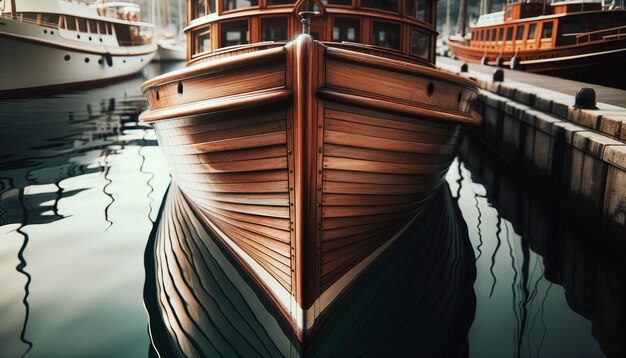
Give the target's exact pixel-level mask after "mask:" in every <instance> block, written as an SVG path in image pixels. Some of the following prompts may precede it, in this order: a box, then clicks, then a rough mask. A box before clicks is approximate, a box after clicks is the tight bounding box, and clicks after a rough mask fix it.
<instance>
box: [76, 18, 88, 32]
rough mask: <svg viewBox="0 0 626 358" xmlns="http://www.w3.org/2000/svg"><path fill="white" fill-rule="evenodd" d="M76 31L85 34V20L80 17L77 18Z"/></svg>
mask: <svg viewBox="0 0 626 358" xmlns="http://www.w3.org/2000/svg"><path fill="white" fill-rule="evenodd" d="M78 31H80V32H87V20H85V19H83V18H81V17H79V18H78Z"/></svg>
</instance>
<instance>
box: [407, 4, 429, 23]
mask: <svg viewBox="0 0 626 358" xmlns="http://www.w3.org/2000/svg"><path fill="white" fill-rule="evenodd" d="M405 7H406V14H407V15H408V16H411V17H414V18H416V19H419V20H422V21H427V22H430V2H429V1H426V0H406V3H405Z"/></svg>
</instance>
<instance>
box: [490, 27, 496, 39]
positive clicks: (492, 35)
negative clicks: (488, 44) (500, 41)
mask: <svg viewBox="0 0 626 358" xmlns="http://www.w3.org/2000/svg"><path fill="white" fill-rule="evenodd" d="M495 40H496V29H491V41H495Z"/></svg>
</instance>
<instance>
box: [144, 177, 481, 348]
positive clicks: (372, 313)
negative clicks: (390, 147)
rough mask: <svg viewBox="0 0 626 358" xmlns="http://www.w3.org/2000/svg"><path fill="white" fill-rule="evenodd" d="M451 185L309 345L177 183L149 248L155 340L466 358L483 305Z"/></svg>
mask: <svg viewBox="0 0 626 358" xmlns="http://www.w3.org/2000/svg"><path fill="white" fill-rule="evenodd" d="M455 205H456V204H455V203H454V201H453V199H452V198H451V196H450V193H449V190H448V188H447V187H446V186H443V187H441V188H440V189H439V190H438V191H437V192H436V193H435V194H434V196H433V198H432V200H430V201H429V203H428V204H427V205H426V206H425V212H424V215H423V216H422V217H421V218H420V220H418V221H417V222H415V224H414V225H412V227H411V229H410V230H409V231H408V232H407V233H406V234H405V235H403V236H402V238H400V239H399V240H398V241H397V242H396V243H395V244H394V245H393V246H392V247H391V248H390V249H389V250H388V252H386V253H385V255H384V256H382V257H380V259H379V260H378V261H377V262H376V263H375V264H374V265H372V266H371V267H370V269H369V270H368V271H367V272H366V273H365V274H364V275H363V276H362V277H361V278H360V279H359V280H357V281H354V282H352V284H351V286H350V289H349V290H348V291H346V294H345V295H344V296H343V297H342V298H341V300H339V301H338V302H337V305H336V306H335V307H334V308H333V310H332V312H329V314H327V315H326V316H325V318H324V319H325V321H324V324H323V325H321V326H320V327H319V328H318V330H316V331H314V332H310V335H307V336H305V337H304V338H305V339H304V342H305V344H304V345H303V344H302V343H301V341H300V340H299V339H298V338H297V337H296V336H295V335H294V333H293V332H292V331H291V328H290V327H289V323H288V321H287V320H285V316H284V312H281V311H280V309H279V308H278V307H276V306H275V305H274V304H273V303H272V302H271V301H270V300H268V297H267V296H266V293H265V292H264V291H263V289H262V287H263V286H262V285H259V284H258V283H257V282H256V281H254V280H253V277H252V276H250V275H249V274H248V273H247V272H246V271H245V270H242V267H241V266H240V263H239V262H238V261H237V260H236V256H233V255H232V253H231V252H230V251H229V250H228V249H227V247H225V246H224V245H222V242H221V241H220V240H219V239H218V238H216V237H214V236H213V235H212V234H211V231H210V230H209V229H208V228H207V226H206V225H205V223H204V222H203V220H204V219H202V216H203V215H204V214H203V212H202V211H198V210H197V208H196V207H195V206H194V203H192V202H190V201H188V200H187V199H186V198H185V195H184V194H183V193H182V192H181V191H180V189H179V188H178V187H177V186H176V184H175V183H172V185H171V187H170V189H169V191H168V194H167V196H166V198H164V201H163V204H162V208H161V211H160V213H159V218H158V221H157V223H156V225H155V228H154V229H153V233H152V235H151V237H150V240H149V243H148V247H147V249H146V258H145V260H146V261H145V267H146V286H145V290H144V302H145V306H146V308H147V311H148V314H149V318H150V336H151V343H152V345H153V347H154V348H155V350H156V351H157V352H158V353H159V354H160V356H165V357H214V356H244V357H252V356H253V357H329V356H356V355H362V354H368V355H375V356H388V355H393V356H442V357H443V356H446V357H447V356H459V355H460V354H461V352H463V350H464V347H465V345H466V341H467V334H468V331H469V327H470V326H471V323H472V319H473V316H474V311H475V299H474V295H473V290H472V285H473V282H474V277H475V268H474V260H473V252H472V249H471V245H470V243H469V239H468V237H467V228H466V227H465V224H464V222H463V221H462V218H461V217H460V213H459V212H458V208H456V207H455Z"/></svg>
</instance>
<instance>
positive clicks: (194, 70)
mask: <svg viewBox="0 0 626 358" xmlns="http://www.w3.org/2000/svg"><path fill="white" fill-rule="evenodd" d="M211 36H213V35H211ZM284 54H285V48H284V47H282V46H281V47H276V48H271V49H267V50H262V51H256V52H252V53H246V54H243V55H240V56H236V57H228V58H223V59H219V60H215V61H211V62H210V63H203V64H199V65H197V66H191V67H187V68H183V69H181V70H177V71H172V72H169V73H166V74H164V75H161V76H158V77H155V78H153V79H151V80H148V81H146V82H144V84H143V85H142V86H141V90H142V91H143V92H146V91H147V90H149V89H152V88H153V87H156V86H162V85H164V84H167V83H171V82H178V81H181V80H184V79H189V78H193V77H199V76H208V75H212V74H215V73H219V72H226V71H230V70H235V69H239V68H241V67H243V66H256V65H259V64H262V63H268V62H274V61H276V60H278V59H283V58H284Z"/></svg>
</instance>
